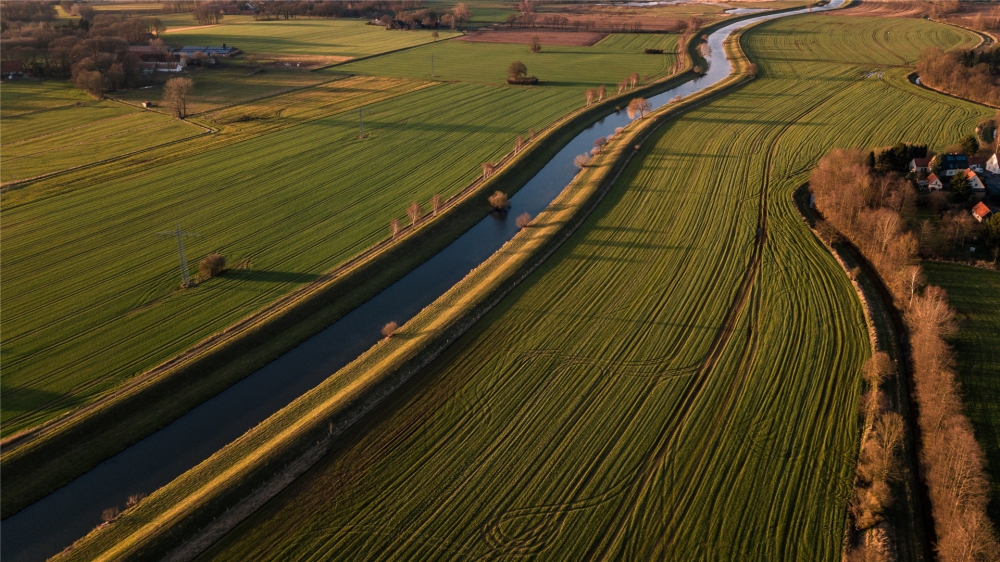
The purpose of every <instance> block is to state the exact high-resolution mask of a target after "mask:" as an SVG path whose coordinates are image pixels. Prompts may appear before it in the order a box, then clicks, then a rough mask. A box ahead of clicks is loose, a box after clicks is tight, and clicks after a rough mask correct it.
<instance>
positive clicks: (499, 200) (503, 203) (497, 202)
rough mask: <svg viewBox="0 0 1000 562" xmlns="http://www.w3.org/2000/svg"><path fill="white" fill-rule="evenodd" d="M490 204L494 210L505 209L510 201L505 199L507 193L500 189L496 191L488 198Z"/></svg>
mask: <svg viewBox="0 0 1000 562" xmlns="http://www.w3.org/2000/svg"><path fill="white" fill-rule="evenodd" d="M489 202H490V206H491V207H493V209H494V210H496V211H506V210H507V208H508V207H510V201H509V200H508V199H507V194H506V193H504V192H502V191H497V192H495V193H494V194H493V195H490V198H489Z"/></svg>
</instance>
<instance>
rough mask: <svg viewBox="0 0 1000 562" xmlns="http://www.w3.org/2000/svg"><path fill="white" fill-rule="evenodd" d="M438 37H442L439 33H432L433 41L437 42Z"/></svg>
mask: <svg viewBox="0 0 1000 562" xmlns="http://www.w3.org/2000/svg"><path fill="white" fill-rule="evenodd" d="M438 37H441V35H440V34H439V33H438V32H437V31H432V32H431V39H433V40H434V41H435V42H437V40H438Z"/></svg>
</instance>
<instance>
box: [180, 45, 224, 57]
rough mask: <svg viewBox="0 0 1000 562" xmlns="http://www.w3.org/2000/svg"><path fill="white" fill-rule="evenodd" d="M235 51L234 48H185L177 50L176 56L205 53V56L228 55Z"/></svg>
mask: <svg viewBox="0 0 1000 562" xmlns="http://www.w3.org/2000/svg"><path fill="white" fill-rule="evenodd" d="M234 51H236V48H235V47H195V46H191V47H188V46H185V47H182V48H180V49H178V50H177V53H178V54H181V55H191V54H194V53H205V54H206V55H209V56H211V55H223V56H225V55H228V54H230V53H232V52H234Z"/></svg>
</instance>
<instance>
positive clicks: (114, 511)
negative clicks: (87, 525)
mask: <svg viewBox="0 0 1000 562" xmlns="http://www.w3.org/2000/svg"><path fill="white" fill-rule="evenodd" d="M118 513H119V510H118V506H114V507H109V508H107V509H105V510H104V511H102V512H101V521H104V522H105V523H110V522H111V521H114V519H115V518H116V517H118Z"/></svg>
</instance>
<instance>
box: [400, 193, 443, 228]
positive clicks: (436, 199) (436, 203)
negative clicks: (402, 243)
mask: <svg viewBox="0 0 1000 562" xmlns="http://www.w3.org/2000/svg"><path fill="white" fill-rule="evenodd" d="M443 206H444V200H443V199H442V198H441V196H440V195H437V194H435V195H434V196H433V197H431V215H432V216H435V217H436V216H437V215H438V213H440V212H441V209H442V208H443ZM426 214H427V211H425V210H424V208H423V206H422V205H421V204H420V203H417V202H416V201H412V202H411V203H410V205H409V206H408V207H407V208H406V216H407V217H409V218H410V224H411V225H414V226H416V224H417V223H418V222H419V221H420V219H422V218H423V217H424V216H425V215H426ZM402 230H403V223H401V222H399V219H392V220H391V221H389V232H390V233H391V234H392V237H393V238H395V237H396V236H398V235H399V233H400V232H402Z"/></svg>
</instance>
